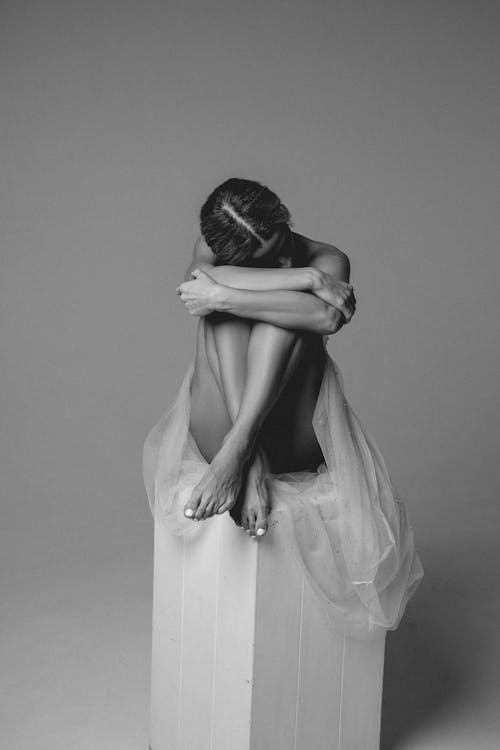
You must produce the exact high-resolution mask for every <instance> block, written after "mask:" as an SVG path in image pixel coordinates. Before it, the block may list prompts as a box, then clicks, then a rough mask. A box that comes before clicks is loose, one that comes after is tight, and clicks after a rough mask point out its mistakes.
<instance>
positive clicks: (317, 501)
mask: <svg viewBox="0 0 500 750" xmlns="http://www.w3.org/2000/svg"><path fill="white" fill-rule="evenodd" d="M193 372H194V362H192V363H191V364H190V365H189V367H188V370H187V372H186V374H185V376H184V378H183V380H182V383H181V386H180V388H179V391H178V393H177V396H176V398H175V399H174V401H173V402H172V403H171V404H170V406H169V408H168V409H167V411H166V412H165V413H164V414H163V416H162V417H161V419H160V421H159V422H158V424H157V425H155V427H153V429H152V430H151V432H150V433H149V434H148V436H147V438H146V441H145V444H144V456H143V459H144V460H143V468H144V483H145V486H146V492H147V496H148V500H149V504H150V508H151V511H152V513H153V516H154V518H155V519H156V521H157V522H158V523H160V524H162V525H163V526H164V527H165V528H166V529H167V530H168V531H169V532H170V533H172V534H177V535H183V534H194V533H203V525H204V524H208V523H211V522H214V521H215V519H216V518H218V516H215V517H212V518H208V519H206V520H204V521H202V522H199V523H194V522H193V521H191V520H189V519H188V518H186V517H185V516H184V513H183V508H184V505H185V503H186V502H187V500H188V499H189V497H190V494H191V491H192V489H193V488H194V486H195V485H196V484H197V482H198V481H199V480H200V479H201V477H202V476H203V475H204V474H205V472H207V471H209V470H210V467H209V464H208V463H207V462H206V460H205V459H204V457H203V456H202V454H201V453H200V451H199V449H198V447H197V445H196V442H195V441H194V439H193V437H192V435H191V433H190V431H189V424H190V385H191V379H192V376H193ZM313 428H314V431H315V434H316V437H317V440H318V442H319V444H320V446H321V450H322V452H323V457H324V461H323V462H322V463H321V464H320V465H319V467H318V469H317V470H316V471H315V472H312V471H297V472H287V473H283V474H270V476H269V482H268V486H269V492H270V500H271V512H270V514H269V518H268V523H269V529H268V532H267V534H266V535H265V536H264V537H263V538H262V539H260V540H259V541H258V544H266V543H272V542H271V540H270V539H271V537H272V535H273V534H284V535H285V537H286V542H287V547H288V549H289V551H290V556H291V559H293V560H294V561H295V563H296V564H297V565H298V566H299V567H300V570H301V571H303V572H304V573H305V575H306V578H307V580H308V581H309V584H310V585H311V586H312V588H313V590H314V592H315V593H316V595H317V597H318V598H319V601H320V602H321V604H322V611H323V612H324V614H325V616H326V617H328V618H329V620H330V621H331V622H332V623H333V624H335V623H339V622H340V623H341V624H342V626H343V627H345V628H346V629H347V630H348V631H350V632H351V634H353V635H354V634H356V633H360V634H362V633H364V632H366V631H367V630H370V631H371V630H374V629H379V628H384V629H389V630H394V629H396V628H397V626H398V625H399V622H400V620H401V618H402V616H403V614H404V610H405V607H406V604H407V602H408V600H409V599H410V597H411V596H412V595H413V593H414V591H415V590H416V588H417V586H418V584H419V583H420V580H421V579H422V576H423V568H422V564H421V561H420V558H419V555H418V553H417V551H416V549H415V542H414V536H413V531H412V528H411V526H410V524H409V522H408V518H407V514H406V509H405V506H404V504H403V503H402V502H401V500H400V498H399V497H398V495H397V492H396V489H395V487H394V486H393V485H392V483H391V479H390V476H389V473H388V471H387V467H386V464H385V461H384V459H383V457H382V455H381V453H380V451H379V449H378V448H377V446H376V444H375V442H374V441H373V439H372V438H371V437H370V436H369V435H368V433H367V432H366V430H365V429H364V427H363V426H362V425H361V422H360V421H359V419H358V417H357V416H356V414H355V413H354V412H353V410H352V409H351V407H350V405H349V403H348V401H347V399H346V397H345V394H344V383H343V378H342V375H341V373H340V370H339V369H338V367H337V365H336V364H335V362H334V361H333V360H332V358H331V357H330V355H329V353H328V352H326V359H325V366H324V373H323V379H322V383H321V387H320V391H319V394H318V398H317V401H316V407H315V410H314V415H313ZM245 542H247V537H246V535H245V538H244V539H242V543H245ZM248 542H249V540H248Z"/></svg>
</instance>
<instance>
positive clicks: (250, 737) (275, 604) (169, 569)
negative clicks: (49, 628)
mask: <svg viewBox="0 0 500 750" xmlns="http://www.w3.org/2000/svg"><path fill="white" fill-rule="evenodd" d="M276 532H277V530H276V529H273V528H271V529H270V531H269V532H268V536H267V537H265V538H264V539H263V540H259V541H254V540H252V539H249V538H248V537H249V535H248V534H246V533H245V532H244V531H242V530H241V529H239V528H238V527H236V525H235V524H234V522H233V521H232V519H231V518H230V517H229V515H228V514H227V513H225V514H224V515H222V516H215V517H213V518H211V519H209V520H207V521H200V522H198V524H197V527H196V533H195V535H194V538H187V539H186V540H184V539H182V538H180V537H177V536H174V535H172V534H170V532H168V531H167V530H165V529H164V528H163V527H161V526H160V525H159V524H158V523H155V538H154V597H153V643H152V669H151V724H150V748H151V750H378V748H379V735H380V707H381V698H382V677H383V664H384V645H385V633H384V632H383V631H381V632H378V633H376V634H374V635H373V636H370V637H369V638H368V639H367V640H363V641H359V640H354V639H351V638H349V637H348V636H346V635H345V634H344V633H341V632H335V631H332V629H331V628H328V627H327V625H326V624H325V622H324V620H323V618H322V616H321V615H320V612H319V604H318V602H317V601H316V599H315V597H314V595H313V593H312V592H311V590H310V588H309V585H308V583H307V580H305V579H304V577H303V576H302V575H301V574H300V572H299V569H298V567H297V566H296V565H295V564H294V563H293V561H291V560H290V558H289V553H288V552H287V550H286V549H285V548H284V544H285V542H284V541H283V540H282V537H281V534H279V533H276Z"/></svg>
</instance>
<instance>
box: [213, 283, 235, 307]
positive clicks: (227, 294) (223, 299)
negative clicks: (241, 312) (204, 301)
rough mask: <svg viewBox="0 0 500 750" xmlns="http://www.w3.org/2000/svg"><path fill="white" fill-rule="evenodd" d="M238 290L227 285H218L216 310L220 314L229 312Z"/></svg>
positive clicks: (215, 301) (215, 300)
mask: <svg viewBox="0 0 500 750" xmlns="http://www.w3.org/2000/svg"><path fill="white" fill-rule="evenodd" d="M235 291H236V290H235V289H233V288H232V287H230V286H226V285H225V284H217V290H216V292H215V299H214V304H215V307H214V310H217V311H218V312H227V311H228V310H229V309H230V308H231V304H232V300H233V297H234V292H235Z"/></svg>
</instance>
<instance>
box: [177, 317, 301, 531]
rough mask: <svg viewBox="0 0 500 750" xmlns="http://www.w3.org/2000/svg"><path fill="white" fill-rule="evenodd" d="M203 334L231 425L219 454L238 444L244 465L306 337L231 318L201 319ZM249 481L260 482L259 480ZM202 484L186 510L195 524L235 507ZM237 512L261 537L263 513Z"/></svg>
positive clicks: (260, 509) (262, 510)
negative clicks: (243, 449)
mask: <svg viewBox="0 0 500 750" xmlns="http://www.w3.org/2000/svg"><path fill="white" fill-rule="evenodd" d="M242 322H243V326H242V325H241V324H242ZM205 330H206V334H207V336H206V351H207V358H208V361H209V362H210V364H211V367H212V369H213V374H214V377H216V378H217V380H218V383H219V386H220V388H221V391H222V392H223V393H224V395H225V398H226V403H227V407H228V411H229V413H230V414H231V418H232V419H233V420H234V424H233V426H232V428H231V429H230V430H229V432H228V433H227V435H226V437H225V438H224V441H223V443H224V445H223V447H222V448H221V451H220V452H219V454H220V453H224V448H225V447H227V446H228V445H230V444H231V443H232V442H235V443H236V445H237V446H238V445H240V446H241V444H242V443H243V444H245V445H246V446H247V454H246V459H247V460H248V459H249V458H250V455H251V452H252V448H253V445H254V442H255V439H256V437H257V435H258V431H259V429H260V427H261V426H262V423H263V421H264V419H265V417H266V415H267V414H268V413H269V410H270V409H271V407H272V406H273V404H274V403H275V402H276V400H277V399H278V398H279V396H280V394H281V392H282V390H283V388H284V387H285V385H286V383H287V381H288V380H289V378H290V376H291V375H292V373H293V371H294V370H295V368H296V366H297V364H298V362H299V360H300V358H301V356H302V354H303V353H304V351H305V349H306V347H307V341H308V337H309V336H310V334H307V333H305V332H301V331H291V330H285V329H282V328H278V327H277V326H273V325H270V324H267V323H260V322H259V323H254V324H253V326H252V328H251V331H250V330H249V324H248V323H246V322H245V321H241V320H239V319H238V320H235V319H234V318H233V317H232V316H219V317H218V318H217V320H216V321H215V322H213V320H212V321H209V320H208V319H206V320H205ZM247 345H248V348H247ZM219 454H218V457H219ZM219 468H220V467H219ZM240 470H241V467H240ZM253 479H254V481H257V482H258V481H259V477H258V476H256V477H253ZM201 484H202V486H201V487H199V488H196V490H198V491H195V492H194V493H193V496H192V498H191V501H190V502H189V503H188V504H187V506H186V507H187V508H189V509H191V510H193V511H194V517H195V518H196V519H200V518H207V517H208V516H210V515H213V513H214V512H224V510H229V509H230V508H231V507H232V506H233V505H234V502H235V498H233V497H231V496H229V497H228V498H227V499H225V498H220V496H219V497H217V491H216V488H214V487H213V486H212V487H210V486H209V485H210V483H208V486H207V483H203V482H202V483H201ZM212 485H213V483H212ZM261 489H262V487H261ZM256 495H259V496H260V497H262V495H263V492H262V491H261V492H260V493H255V492H254V493H253V497H254V498H255V496H256ZM261 504H262V503H261ZM242 510H246V511H248V512H249V514H250V516H249V517H248V518H246V519H243V518H242V521H244V520H246V521H247V522H248V524H249V527H250V530H251V531H252V532H255V521H256V519H257V523H258V525H259V527H260V528H261V529H263V530H264V531H265V526H266V524H265V516H266V515H267V508H266V507H252V508H250V507H249V508H246V509H245V508H243V509H242Z"/></svg>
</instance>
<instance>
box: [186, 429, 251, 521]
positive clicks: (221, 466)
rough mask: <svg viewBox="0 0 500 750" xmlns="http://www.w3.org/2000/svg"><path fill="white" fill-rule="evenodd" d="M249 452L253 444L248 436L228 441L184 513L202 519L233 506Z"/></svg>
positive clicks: (209, 467) (193, 493)
mask: <svg viewBox="0 0 500 750" xmlns="http://www.w3.org/2000/svg"><path fill="white" fill-rule="evenodd" d="M248 456H249V445H248V443H247V441H246V440H245V438H244V436H242V437H239V436H235V437H231V438H230V439H228V440H226V441H224V443H223V444H222V447H221V449H220V450H219V452H218V453H217V454H216V455H215V456H214V458H213V460H212V463H211V464H210V466H208V468H207V471H206V472H205V474H204V475H203V476H202V478H201V479H200V481H199V482H198V484H197V485H196V487H195V488H194V490H193V492H192V494H191V498H190V499H189V501H188V502H187V503H186V505H185V506H184V515H185V516H186V517H188V518H192V520H193V521H201V520H203V519H205V518H209V517H210V516H213V515H214V514H215V513H224V512H225V511H226V510H230V508H232V507H233V505H234V504H235V502H236V499H237V497H238V495H239V493H240V490H241V486H242V482H243V468H244V466H245V463H246V461H247V460H248Z"/></svg>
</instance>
